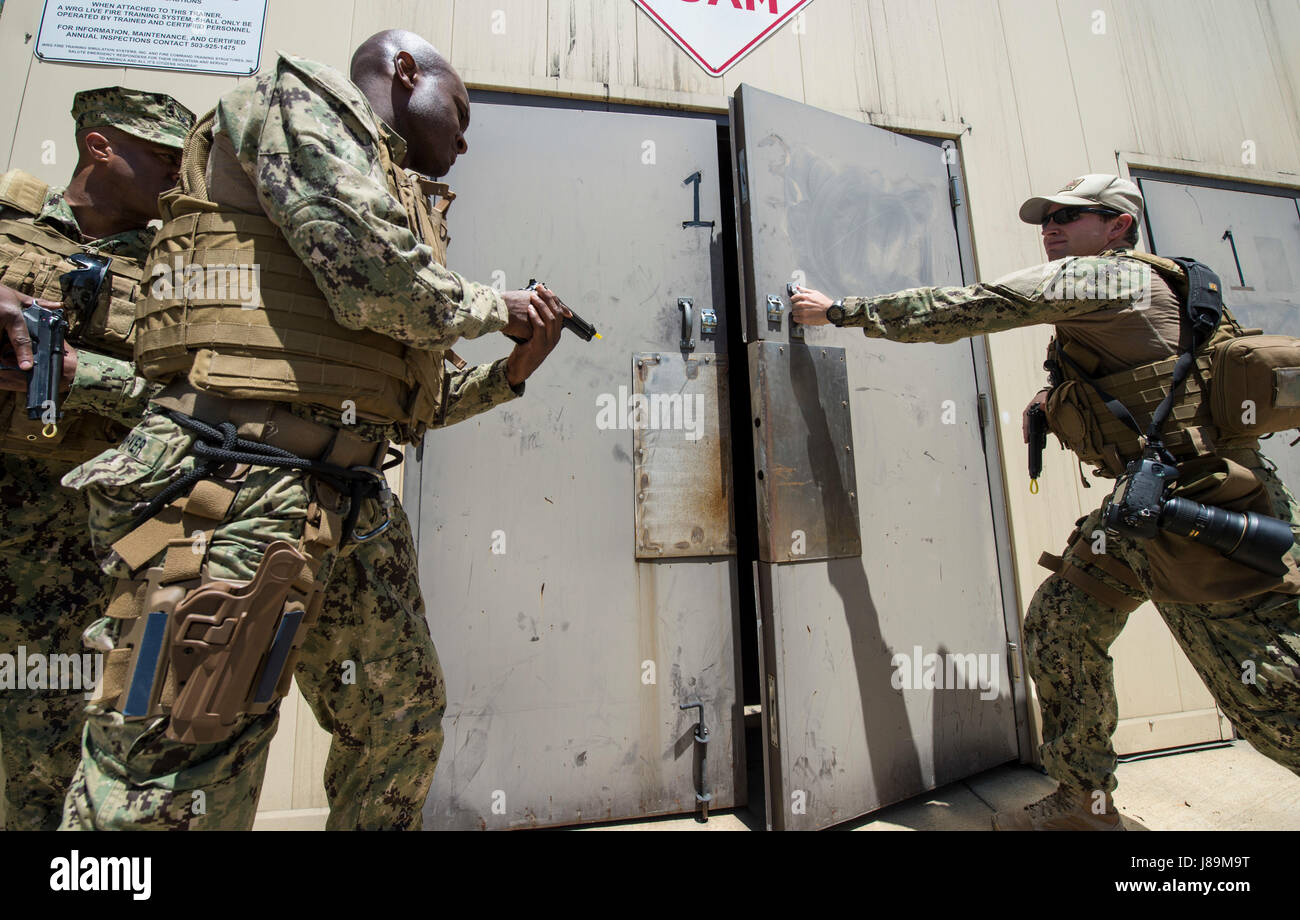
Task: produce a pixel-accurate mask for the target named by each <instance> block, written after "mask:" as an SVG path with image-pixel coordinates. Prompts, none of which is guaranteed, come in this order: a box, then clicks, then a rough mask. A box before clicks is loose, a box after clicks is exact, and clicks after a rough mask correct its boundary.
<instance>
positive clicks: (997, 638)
mask: <svg viewBox="0 0 1300 920" xmlns="http://www.w3.org/2000/svg"><path fill="white" fill-rule="evenodd" d="M732 118H733V136H734V139H735V144H736V151H735V162H736V167H737V170H736V176H737V195H738V199H739V203H740V209H741V222H740V227H741V237H742V260H743V262H744V268H743V274H744V279H745V289H746V290H745V300H746V305H747V310H746V314H745V318H746V322H747V333H748V339H749V341H750V345H749V348H750V356H749V357H750V366H751V368H752V369H753V371H754V375H755V376H754V378H753V379H752V380H751V393H752V407H753V414H754V419H753V423H754V424H753V430H754V431H755V432H756V435H755V444H756V447H755V450H756V456H758V458H759V459H758V461H757V466H758V467H759V469H758V470H756V472H755V476H756V483H755V486H756V489H757V491H758V495H759V497H758V503H759V510H758V517H759V520H760V522H761V523H760V526H761V527H762V526H766V527H767V528H768V530H769V532H768V533H766V534H764V535H763V539H762V540H761V541H760V542H761V543H762V544H763V548H762V550H761V552H760V561H759V563H758V564H757V569H758V573H757V574H758V590H759V601H760V605H761V646H762V650H761V660H762V665H763V694H764V698H763V707H764V719H763V728H764V743H765V766H766V770H767V777H768V795H769V799H768V808H769V810H768V814H769V821H770V823H771V825H772V826H773V827H775V828H778V829H780V828H815V827H823V826H827V825H831V824H835V823H838V822H841V821H845V820H847V819H849V818H853V817H855V816H857V815H860V814H864V813H866V812H869V811H872V810H874V809H876V808H879V807H881V806H884V805H887V804H890V803H892V802H896V801H899V800H901V799H905V798H907V797H909V796H912V795H915V794H917V793H919V792H922V791H925V790H927V789H931V788H934V787H936V786H938V785H941V784H943V783H946V782H949V781H952V780H956V779H959V778H962V777H965V776H969V775H971V774H973V773H976V772H978V771H980V770H983V769H985V768H988V767H992V766H994V765H996V764H1000V763H1004V762H1006V761H1008V760H1011V759H1014V758H1015V757H1016V756H1017V725H1016V718H1017V717H1016V711H1015V709H1016V707H1015V703H1014V700H1015V698H1016V697H1015V695H1013V691H1012V679H1011V675H1010V673H1009V668H1008V634H1007V618H1008V617H1009V618H1010V622H1011V623H1012V624H1016V623H1017V622H1018V620H1017V617H1016V612H1015V611H1014V610H1013V609H1011V608H1010V607H1009V606H1007V605H1005V604H1004V597H1003V590H1002V584H1001V580H1000V576H999V558H998V551H999V549H998V540H999V536H1000V535H999V534H998V533H997V532H996V530H995V514H994V509H993V507H992V504H991V500H990V478H989V472H988V471H989V469H997V468H998V465H997V463H996V462H988V461H989V459H990V458H988V457H986V453H985V451H986V444H985V439H984V436H983V432H982V425H981V415H982V412H981V400H982V399H983V396H982V394H981V393H980V390H979V386H978V383H977V374H976V360H975V353H974V352H973V346H972V343H971V342H959V343H956V344H951V345H928V344H927V345H901V344H895V343H890V342H883V341H877V340H870V339H866V338H865V337H864V336H863V335H862V334H861V332H859V331H857V330H841V329H835V328H833V327H821V328H810V329H807V330H806V331H805V335H804V337H803V340H802V343H801V340H800V338H799V337H798V334H797V333H796V334H795V335H793V336H792V334H791V331H790V323H789V309H788V308H789V301H788V297H787V296H786V284H787V282H790V281H796V282H799V283H803V284H806V285H807V286H809V287H813V288H816V289H819V290H822V291H825V292H826V293H828V294H830V295H831V296H847V295H861V294H873V293H886V292H890V291H895V290H899V289H903V288H908V287H915V286H918V285H923V284H944V283H949V284H961V283H962V265H961V256H960V253H959V250H958V243H957V234H956V229H955V225H954V219H953V197H952V192H951V190H950V183H949V165H950V163H951V156H950V155H949V154H946V153H945V151H944V150H941V149H940V148H939V147H938V146H935V145H931V144H927V143H925V142H922V141H917V140H914V139H910V138H905V137H901V136H899V135H896V134H892V133H890V132H887V131H883V130H880V129H877V128H873V127H870V126H867V125H864V124H861V123H860V122H855V121H852V120H850V119H846V118H842V117H839V116H837V115H832V114H830V113H827V112H822V111H819V110H816V109H812V108H810V107H808V106H805V105H802V104H799V103H796V102H792V101H790V100H787V99H782V98H780V97H778V96H773V95H771V94H768V93H764V92H760V91H756V90H754V89H753V88H752V87H749V86H744V87H742V88H741V89H740V91H739V92H738V93H737V94H736V98H735V102H734V105H733V111H732ZM769 309H770V310H771V314H770V316H769ZM779 312H783V314H784V315H778V314H779ZM800 331H803V330H800ZM758 340H762V341H758ZM840 378H846V379H845V380H844V382H843V383H841V382H839V380H840ZM841 390H842V398H841ZM844 403H847V405H843V404H844ZM849 416H851V424H850V421H849V418H848V417H849ZM765 426H766V427H765ZM774 427H775V429H776V430H773V428H774ZM850 427H851V434H850V431H849V429H850ZM988 440H989V444H990V445H991V444H992V442H993V441H994V439H993V438H992V436H990V438H989V439H988ZM844 457H850V458H851V460H850V461H849V462H847V463H846V462H842V458H844ZM993 459H996V458H993ZM766 464H773V465H775V466H776V468H775V469H764V466H765V465H766ZM995 486H996V487H997V488H1000V484H995ZM740 487H741V488H743V484H741V485H740ZM998 494H999V495H1000V492H999V493H998ZM853 518H856V519H857V523H859V524H860V527H859V526H855V522H854V521H853V520H852V519H853ZM792 520H793V521H797V522H799V524H801V525H802V526H799V527H797V528H796V532H787V531H788V530H789V529H790V528H789V526H788V522H790V521H792ZM810 528H811V529H823V528H824V532H821V533H817V534H814V533H811V532H809V529H810ZM859 535H860V536H859ZM859 540H860V549H859V548H858V547H857V546H855V543H857V542H858V541H859ZM1004 545H1005V542H1004ZM800 560H803V561H800ZM1012 596H1014V595H1012ZM1015 628H1016V626H1014V625H1013V626H1012V629H1015ZM936 656H937V657H936ZM936 665H937V667H936ZM972 684H974V686H972Z"/></svg>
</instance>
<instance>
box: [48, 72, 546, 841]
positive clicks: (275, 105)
mask: <svg viewBox="0 0 1300 920" xmlns="http://www.w3.org/2000/svg"><path fill="white" fill-rule="evenodd" d="M216 129H217V130H218V131H221V132H223V133H225V134H226V135H227V136H228V137H229V138H230V139H231V141H232V142H233V145H234V148H235V150H236V152H237V155H238V157H239V160H240V162H241V164H242V165H243V166H244V169H245V171H246V172H247V173H248V174H249V175H250V176H251V177H252V178H253V179H254V182H255V186H256V189H257V194H258V199H259V201H260V202H261V204H262V206H263V208H264V210H265V211H266V213H267V216H269V217H270V218H271V220H272V221H273V222H275V223H276V224H277V225H278V226H279V227H280V229H281V230H282V232H283V233H284V235H285V237H286V239H287V240H288V241H289V243H290V245H291V246H292V247H293V249H294V251H295V252H296V253H297V254H298V255H299V256H300V257H301V258H302V259H303V261H304V262H305V263H306V264H307V266H308V267H309V269H310V270H311V273H312V276H313V278H314V279H315V281H316V283H317V285H318V286H319V287H320V289H321V291H322V292H323V293H324V294H325V296H326V299H327V300H328V302H329V304H330V307H331V308H332V309H333V310H334V312H335V314H336V317H337V318H338V320H339V321H340V322H341V323H343V324H344V325H348V326H349V327H350V328H358V327H366V328H370V329H373V330H375V331H378V332H381V333H384V334H386V335H389V336H391V337H393V338H395V339H398V340H399V341H403V342H406V343H407V344H409V345H412V346H414V347H419V348H426V349H430V350H441V349H444V348H447V347H450V346H451V345H452V344H453V343H454V342H455V341H456V340H457V338H458V337H460V336H475V335H481V334H485V333H488V332H494V331H498V330H500V329H501V328H503V327H504V325H505V322H506V318H507V314H506V308H505V303H504V301H503V300H502V298H501V297H500V295H499V294H497V293H496V292H495V291H493V290H492V289H491V288H490V287H486V286H484V285H481V284H476V283H473V282H470V281H467V280H465V279H462V278H461V277H460V276H458V275H456V274H455V273H453V272H450V271H448V270H446V269H445V268H443V267H442V266H441V265H440V264H439V263H438V261H437V260H436V259H435V258H434V253H433V250H432V249H431V248H430V247H429V246H427V245H425V244H424V243H422V242H420V241H418V240H417V239H416V237H415V235H414V234H413V233H412V231H411V229H410V227H409V226H408V222H407V217H406V212H405V210H404V208H403V206H402V203H401V202H400V201H398V200H397V199H396V198H394V197H393V196H392V195H391V194H390V193H389V191H388V186H387V182H386V180H385V178H384V172H383V169H382V166H381V163H380V158H379V151H378V145H379V144H380V143H385V142H387V143H389V144H390V147H391V149H392V151H393V157H394V159H395V161H397V162H400V161H401V159H402V158H403V156H404V150H405V145H404V142H402V140H401V138H400V137H397V136H396V135H395V134H393V133H392V132H391V131H390V130H389V129H388V128H387V127H386V126H384V125H383V124H382V123H381V122H379V120H378V119H377V118H376V117H375V115H374V113H373V112H372V111H371V109H370V106H369V104H368V103H367V102H366V101H365V99H364V97H363V96H362V95H361V93H360V92H359V91H358V90H357V89H356V87H355V86H353V85H352V84H351V83H350V82H348V81H347V80H346V79H344V78H343V77H342V76H341V75H340V74H338V73H336V72H334V71H332V70H330V69H329V68H325V67H323V66H322V65H319V64H313V63H311V62H308V61H302V60H300V59H296V58H288V57H286V56H283V55H282V56H281V57H280V58H279V60H278V62H277V65H276V67H275V69H274V71H273V72H271V73H269V74H267V75H265V76H263V77H261V78H259V79H258V80H256V81H252V82H250V83H248V84H246V85H244V86H241V87H239V88H237V89H235V90H233V91H232V92H230V93H228V94H227V95H226V96H224V97H223V98H222V100H221V101H220V102H219V103H218V106H217V114H216ZM505 366H506V362H505V359H502V360H499V361H496V362H494V363H492V364H484V365H479V366H478V367H473V368H466V369H465V370H463V371H460V372H452V373H449V375H448V376H449V378H450V382H449V384H450V392H449V397H448V404H447V417H446V418H447V423H448V424H450V423H452V422H456V421H461V420H463V419H466V418H469V417H471V416H473V415H475V414H477V413H479V412H483V411H486V410H488V409H490V408H492V407H493V406H495V405H497V404H499V403H501V402H504V401H507V400H509V399H513V398H515V397H516V396H517V395H518V392H516V391H514V390H512V389H511V387H510V386H509V383H508V381H507V379H506V372H505ZM519 392H522V388H521V389H520V391H519ZM286 408H288V409H289V410H290V411H294V412H296V413H299V414H304V415H306V416H307V417H309V418H312V419H313V420H314V421H317V422H320V423H324V424H333V425H339V424H340V418H339V415H338V413H336V412H332V411H330V410H326V409H324V408H322V407H310V406H302V407H299V406H287V407H286ZM374 427H376V426H361V425H359V426H354V427H353V428H352V429H351V430H353V431H354V432H355V433H357V434H358V435H360V436H362V437H366V436H368V434H367V432H368V428H374ZM380 430H382V429H380ZM190 442H191V438H190V436H189V435H188V434H187V433H186V432H185V431H184V430H182V429H180V428H179V427H178V426H176V425H175V424H174V423H173V422H171V421H170V420H169V419H168V418H166V417H165V416H162V415H153V414H150V415H148V416H146V418H145V420H144V421H143V422H142V423H141V424H140V425H139V426H137V427H136V429H135V430H134V431H133V432H132V434H131V436H130V437H128V438H127V439H126V440H125V441H124V442H123V444H122V445H120V446H119V448H118V449H117V450H113V451H108V452H106V453H105V454H102V455H101V456H99V457H97V458H95V459H94V460H92V461H90V462H88V463H85V464H83V465H82V466H80V467H78V468H77V469H75V470H73V471H72V472H71V473H69V474H68V476H67V477H65V479H64V483H65V484H66V485H68V486H70V487H72V488H76V489H81V490H84V492H85V495H86V497H87V498H88V499H89V502H90V508H91V511H90V530H91V533H92V535H93V539H94V542H95V545H96V546H97V547H98V549H99V550H100V552H101V553H102V554H103V557H104V558H103V566H104V568H105V571H107V572H110V573H112V574H114V575H124V576H126V575H130V574H131V573H128V572H126V571H124V569H125V566H124V564H123V563H122V561H121V560H120V559H119V558H117V557H116V555H115V554H114V553H112V552H111V551H110V549H109V547H110V545H111V543H112V542H113V541H114V540H116V539H118V538H120V537H121V536H123V535H124V534H125V533H126V532H127V531H128V530H129V529H130V527H131V522H132V520H133V518H134V516H135V514H136V513H138V512H139V510H140V509H141V508H142V507H144V505H145V504H146V503H147V502H148V501H149V499H150V498H151V497H152V496H154V495H156V494H157V493H158V492H159V491H161V490H162V489H163V488H164V487H165V486H166V484H167V483H168V482H170V481H171V480H172V479H173V478H174V477H176V476H179V475H181V474H182V473H183V472H184V471H186V470H188V469H190V468H191V467H192V466H193V463H194V459H193V457H191V456H189V455H188V453H187V451H188V448H189V445H190ZM316 488H317V487H316V485H315V483H314V482H313V481H312V480H311V479H310V478H308V477H306V476H305V475H303V474H302V473H299V472H297V471H291V470H276V469H266V468H262V467H254V468H253V470H252V471H251V473H250V474H249V477H248V479H247V480H246V481H245V482H244V483H243V485H242V487H241V488H240V490H239V493H238V497H237V499H236V502H235V504H234V505H233V506H232V508H231V510H230V512H229V513H228V515H227V517H226V520H225V522H223V523H222V524H221V525H220V526H218V527H217V529H216V531H215V532H214V534H213V538H212V540H211V541H210V543H209V544H208V565H209V571H210V574H211V575H212V576H213V577H215V578H220V579H229V580H246V579H248V578H251V577H252V575H253V573H254V572H255V570H256V567H257V565H258V563H259V562H260V561H261V556H262V552H263V550H264V548H265V547H266V546H267V545H268V544H269V543H270V542H272V541H274V540H277V539H286V540H288V541H289V542H291V543H293V544H294V545H297V544H298V542H299V540H300V538H301V536H302V532H303V528H304V521H305V517H306V514H307V509H308V506H309V504H310V502H311V500H312V497H313V494H314V490H315V489H316ZM381 513H382V512H381V511H380V509H379V506H378V505H377V503H375V502H373V501H368V502H367V503H366V505H365V506H364V507H363V509H362V511H361V515H360V520H359V522H358V529H359V530H360V531H362V532H364V531H365V530H367V529H368V528H370V527H372V526H374V524H376V523H378V521H379V520H380V518H379V515H380V514H381ZM415 558H416V557H415V548H414V545H413V543H412V538H411V533H410V528H409V524H408V522H407V521H406V518H405V515H404V514H403V513H402V511H401V509H400V506H398V505H395V506H394V509H393V523H392V526H391V527H390V528H389V529H388V530H387V531H386V532H385V533H384V534H382V535H381V536H379V537H377V538H375V539H374V540H373V541H371V542H369V543H366V544H351V545H349V546H346V547H343V548H342V549H337V548H335V549H330V550H327V551H325V552H324V553H323V554H322V556H321V559H320V569H319V574H318V578H319V579H324V580H325V583H326V587H325V599H324V609H323V611H322V614H321V619H320V620H319V622H318V623H317V625H316V627H315V628H314V629H313V630H312V632H311V633H309V635H308V637H307V640H306V642H305V644H304V648H303V651H302V654H301V656H300V658H299V661H298V665H297V669H296V678H297V682H298V686H299V688H300V689H301V691H302V692H303V695H304V697H305V698H306V699H307V701H308V703H309V704H310V705H311V707H312V710H313V712H314V713H315V715H316V717H317V719H318V721H319V722H320V724H321V725H322V726H323V727H324V728H325V729H326V730H327V731H329V732H330V733H331V735H332V736H333V738H332V743H331V748H330V754H329V759H328V762H327V765H326V775H325V786H326V792H327V794H328V797H329V801H330V818H329V825H328V826H329V827H330V828H400V829H406V828H412V829H415V828H419V827H420V825H421V822H422V811H423V807H424V801H425V799H426V798H427V795H428V790H429V786H430V784H431V783H432V780H433V773H434V770H435V768H436V766H437V758H438V753H439V750H440V749H441V746H442V728H441V720H442V714H443V711H444V709H445V706H446V696H445V689H444V686H443V679H442V671H441V668H440V666H439V664H438V659H437V654H436V652H435V650H434V647H433V642H432V640H431V638H430V636H429V630H428V624H427V623H426V621H425V618H424V605H423V601H422V599H421V597H420V589H419V580H418V575H417V572H416V562H415ZM100 628H101V629H102V630H104V631H105V632H106V633H108V634H110V635H111V634H112V630H113V628H114V627H112V625H111V624H109V623H107V622H103V623H101V624H100ZM152 721H153V723H154V724H153V725H152V727H151V729H150V730H151V731H153V732H154V733H155V735H156V737H153V736H151V739H152V740H151V743H150V745H149V746H148V748H144V749H137V748H135V747H133V746H132V739H133V738H134V737H135V736H136V735H137V734H138V733H139V731H140V728H139V727H138V724H136V723H123V722H122V720H121V718H120V716H118V715H116V714H113V713H109V712H105V711H102V710H98V708H96V709H92V715H91V718H90V729H89V730H88V731H87V733H86V742H85V747H84V750H83V753H82V766H81V768H80V770H79V772H78V775H77V778H76V780H75V781H74V787H73V791H72V794H70V795H69V797H68V805H67V813H66V814H65V817H64V825H65V826H67V827H109V826H113V827H119V826H120V827H126V826H129V827H142V828H147V827H174V826H180V825H179V824H178V823H177V822H178V821H179V820H181V819H182V818H183V820H184V821H185V823H184V825H183V826H185V827H189V828H207V827H213V828H215V827H221V828H231V829H237V828H244V827H248V826H249V825H250V824H251V822H252V817H253V814H254V811H255V803H256V797H257V795H258V793H259V792H260V786H261V782H262V770H263V769H264V765H265V759H264V757H263V756H262V754H261V752H263V751H264V750H265V748H266V746H267V744H269V740H270V737H271V736H272V734H273V733H274V730H275V724H274V721H273V720H267V719H265V718H263V719H261V720H250V721H249V723H248V724H247V725H246V726H245V727H244V728H243V729H242V731H241V732H240V733H239V734H237V735H236V736H234V737H232V738H231V739H229V741H228V742H227V745H226V746H224V747H223V748H222V750H219V751H210V750H205V749H203V748H202V747H195V746H190V745H182V744H179V743H176V742H169V741H167V740H166V739H165V738H164V737H163V731H164V730H165V724H164V723H165V721H166V718H165V717H162V718H160V719H156V720H152ZM231 750H235V751H239V752H241V757H242V759H235V758H232V757H231V756H229V751H231ZM241 768H242V770H243V772H242V773H241V772H239V771H240V770H241ZM211 789H221V790H224V791H223V794H221V795H218V796H214V795H212V794H211V793H209V794H208V795H207V796H206V801H207V810H206V813H205V814H203V815H194V814H192V813H191V814H188V815H186V810H187V809H189V810H190V811H191V812H192V809H191V808H190V806H189V805H188V804H187V803H188V802H189V801H190V800H192V799H193V798H194V792H196V791H202V790H211ZM146 793H147V794H146ZM249 797H251V798H252V800H253V801H252V804H249V803H248V801H247V800H248V798H249ZM178 816H180V817H178Z"/></svg>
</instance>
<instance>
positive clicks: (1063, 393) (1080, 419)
mask: <svg viewBox="0 0 1300 920" xmlns="http://www.w3.org/2000/svg"><path fill="white" fill-rule="evenodd" d="M1086 387H1087V384H1085V383H1082V382H1081V381H1078V380H1067V381H1065V383H1063V384H1061V385H1060V386H1059V387H1056V388H1055V389H1053V390H1052V392H1051V393H1050V394H1049V395H1048V397H1047V406H1046V409H1045V411H1046V413H1047V425H1048V427H1049V428H1050V429H1051V431H1052V434H1054V435H1056V437H1057V439H1058V440H1060V442H1061V444H1063V445H1064V446H1065V448H1066V449H1067V450H1072V451H1074V453H1075V454H1076V455H1078V457H1079V459H1080V460H1082V461H1083V462H1084V463H1091V464H1093V465H1094V466H1097V467H1099V468H1101V469H1102V470H1105V471H1106V472H1107V473H1109V474H1110V476H1112V477H1115V476H1119V475H1121V474H1123V472H1124V464H1123V462H1122V461H1121V460H1120V458H1119V455H1118V454H1117V453H1116V452H1115V451H1114V450H1107V449H1106V447H1105V442H1104V441H1103V438H1102V433H1101V429H1100V428H1099V427H1098V426H1097V424H1096V416H1095V415H1094V414H1093V413H1092V411H1091V410H1090V408H1089V406H1088V394H1087V392H1086Z"/></svg>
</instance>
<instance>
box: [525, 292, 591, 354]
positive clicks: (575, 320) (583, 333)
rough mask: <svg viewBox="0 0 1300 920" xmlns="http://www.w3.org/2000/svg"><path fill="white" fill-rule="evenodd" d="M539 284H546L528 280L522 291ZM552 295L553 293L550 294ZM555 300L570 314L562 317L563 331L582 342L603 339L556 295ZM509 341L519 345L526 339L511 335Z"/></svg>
mask: <svg viewBox="0 0 1300 920" xmlns="http://www.w3.org/2000/svg"><path fill="white" fill-rule="evenodd" d="M539 284H546V282H545V281H538V280H537V279H536V278H530V279H529V281H528V287H526V288H524V290H525V291H531V290H532V289H533V288H535V287H537V285H539ZM552 293H554V292H552ZM555 299H556V300H559V301H560V306H562V307H564V309H566V310H568V311H569V313H571V314H572V315H571V316H566V317H564V328H565V329H568V330H569V331H570V332H572V333H573V334H574V335H576V336H578V337H579V338H581V339H582V340H583V341H584V342H590V341H591V340H592V339H599V338H604V337H603V336H602V335H601V334H600V333H599V332H597V331H596V327H595V326H593V325H592V324H591V323H589V322H587V321H586V320H585V319H583V318H582V317H581V316H579V315H578V314H577V313H574V312H573V308H572V307H570V306H569V305H568V304H567V303H565V302H564V301H563V300H560V298H559V296H558V295H557V296H556V298H555ZM510 339H511V340H513V341H515V342H518V343H519V344H520V345H522V344H524V342H526V341H527V339H521V338H517V337H516V336H513V335H512V336H510Z"/></svg>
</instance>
